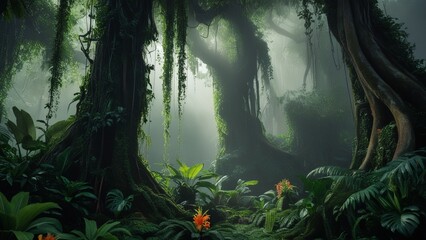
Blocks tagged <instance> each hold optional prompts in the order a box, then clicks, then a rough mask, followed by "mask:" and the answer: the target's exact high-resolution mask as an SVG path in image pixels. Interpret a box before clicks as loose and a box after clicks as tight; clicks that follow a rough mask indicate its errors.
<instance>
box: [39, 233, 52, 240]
mask: <svg viewBox="0 0 426 240" xmlns="http://www.w3.org/2000/svg"><path fill="white" fill-rule="evenodd" d="M37 240H56V238H55V236H53V235H52V234H50V233H48V234H47V235H46V237H43V235H42V234H40V235H38V237H37Z"/></svg>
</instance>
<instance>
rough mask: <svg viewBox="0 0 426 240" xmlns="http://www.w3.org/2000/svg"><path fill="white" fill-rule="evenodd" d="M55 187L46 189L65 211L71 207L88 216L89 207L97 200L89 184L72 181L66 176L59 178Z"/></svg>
mask: <svg viewBox="0 0 426 240" xmlns="http://www.w3.org/2000/svg"><path fill="white" fill-rule="evenodd" d="M57 180H58V181H57V183H56V185H55V186H53V187H51V188H48V187H45V189H46V190H48V191H49V192H50V193H53V194H52V197H53V199H55V200H56V201H57V202H58V203H59V204H60V205H61V206H62V207H63V208H64V209H69V208H70V206H71V207H72V208H73V209H75V210H77V211H78V212H79V213H81V214H84V215H88V214H89V211H88V210H87V208H88V206H89V205H90V204H91V203H93V202H94V200H96V199H97V197H96V195H94V194H93V189H92V187H91V186H89V184H88V183H87V182H80V181H71V180H69V179H68V178H66V177H64V176H59V177H58V178H57ZM71 211H72V212H73V210H71Z"/></svg>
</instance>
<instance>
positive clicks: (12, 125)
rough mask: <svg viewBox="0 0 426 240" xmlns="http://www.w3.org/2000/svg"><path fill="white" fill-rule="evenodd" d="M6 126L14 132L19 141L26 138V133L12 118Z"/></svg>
mask: <svg viewBox="0 0 426 240" xmlns="http://www.w3.org/2000/svg"><path fill="white" fill-rule="evenodd" d="M6 126H7V128H8V129H9V131H10V132H11V133H12V134H13V136H14V137H15V140H16V142H17V143H21V142H22V139H23V138H24V136H25V135H24V133H23V132H22V131H21V130H20V129H19V128H18V126H16V124H15V123H14V122H12V121H10V120H8V121H7V122H6Z"/></svg>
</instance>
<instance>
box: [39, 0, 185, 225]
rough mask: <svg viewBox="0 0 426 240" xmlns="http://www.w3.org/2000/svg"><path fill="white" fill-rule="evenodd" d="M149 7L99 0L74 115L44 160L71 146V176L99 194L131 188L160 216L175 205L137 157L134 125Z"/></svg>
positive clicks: (144, 92) (142, 102) (152, 32)
mask: <svg viewBox="0 0 426 240" xmlns="http://www.w3.org/2000/svg"><path fill="white" fill-rule="evenodd" d="M152 8H153V1H152V0H148V1H136V0H134V1H125V0H112V1H108V0H102V1H99V6H98V9H97V19H96V23H97V24H98V29H97V31H96V32H97V34H98V36H96V35H95V38H97V40H98V42H97V45H96V52H95V58H94V61H93V64H92V65H91V69H90V74H89V75H88V77H87V78H86V82H85V85H84V89H83V91H82V93H81V99H80V103H79V107H78V110H77V119H76V121H75V122H74V123H73V125H72V126H71V127H70V128H69V130H68V132H67V134H66V136H65V137H64V138H63V139H62V141H61V142H59V143H58V144H57V145H56V146H55V147H54V148H52V149H51V150H50V151H49V153H48V154H47V155H46V156H45V158H44V160H45V161H54V159H55V158H56V157H57V156H58V155H59V154H61V153H62V152H64V151H65V150H66V149H71V150H70V151H71V152H72V154H71V156H72V157H73V160H74V161H75V162H76V163H78V164H76V165H75V166H74V167H73V168H71V169H74V170H75V171H78V172H79V176H75V177H78V178H80V179H83V180H86V181H89V182H90V183H91V184H92V185H93V186H94V187H95V191H96V192H97V194H98V195H99V196H104V194H105V193H106V191H108V190H109V189H111V188H118V189H120V190H122V191H123V192H125V193H136V196H135V197H136V198H137V200H136V201H135V202H134V205H135V208H136V209H138V210H139V211H142V212H144V215H146V216H148V217H151V218H160V217H168V216H173V215H176V214H178V213H179V210H178V208H177V207H176V206H175V205H174V204H173V203H172V202H171V201H170V200H169V197H168V196H167V195H166V193H165V192H164V190H163V189H162V188H161V187H160V185H159V184H158V183H157V182H156V181H155V179H154V178H153V177H152V176H151V174H150V172H149V171H148V170H147V168H146V166H145V165H144V164H143V163H142V161H141V159H140V158H139V156H138V130H139V127H140V123H141V119H144V121H145V119H146V117H147V113H148V104H149V101H150V98H151V97H152V96H151V90H150V89H149V78H148V73H149V71H150V66H149V65H148V64H147V63H146V62H145V60H144V58H143V56H144V51H145V47H146V46H147V45H148V44H149V43H150V42H151V41H153V40H155V37H156V34H157V32H156V26H155V23H154V19H153V12H152V11H153V10H152ZM71 172H72V171H71ZM71 172H69V173H68V174H70V173H71Z"/></svg>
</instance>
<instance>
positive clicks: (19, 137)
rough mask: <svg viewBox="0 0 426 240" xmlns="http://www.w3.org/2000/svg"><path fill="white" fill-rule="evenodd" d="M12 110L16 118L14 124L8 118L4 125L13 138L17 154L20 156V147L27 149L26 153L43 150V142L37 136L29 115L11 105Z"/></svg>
mask: <svg viewBox="0 0 426 240" xmlns="http://www.w3.org/2000/svg"><path fill="white" fill-rule="evenodd" d="M12 110H13V114H14V115H15V118H16V124H15V123H14V122H12V121H10V120H8V121H7V122H6V126H7V128H8V129H9V131H10V132H11V133H12V134H13V136H14V138H15V141H16V144H17V147H18V154H19V156H20V157H22V152H21V147H22V148H23V149H25V150H27V155H28V154H30V152H31V151H37V150H43V149H44V148H45V143H44V142H42V141H40V140H39V139H38V138H37V135H36V127H35V125H34V121H33V119H32V117H31V115H30V114H29V113H28V112H26V111H24V110H22V109H21V110H19V109H18V108H17V107H12Z"/></svg>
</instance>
